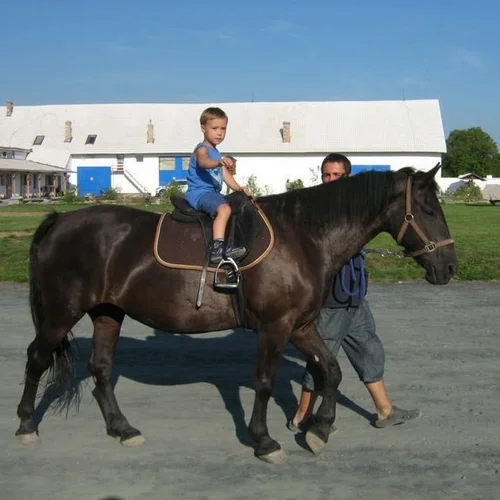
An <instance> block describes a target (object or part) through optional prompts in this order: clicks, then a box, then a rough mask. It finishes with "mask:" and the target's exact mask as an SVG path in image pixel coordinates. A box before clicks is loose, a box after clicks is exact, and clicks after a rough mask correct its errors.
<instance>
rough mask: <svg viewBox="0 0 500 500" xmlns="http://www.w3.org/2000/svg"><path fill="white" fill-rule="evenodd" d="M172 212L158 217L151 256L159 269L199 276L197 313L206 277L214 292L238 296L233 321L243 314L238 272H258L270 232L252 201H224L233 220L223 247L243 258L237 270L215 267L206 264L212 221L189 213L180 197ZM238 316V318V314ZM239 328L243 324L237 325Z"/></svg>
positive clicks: (230, 265)
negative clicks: (209, 277) (241, 251)
mask: <svg viewBox="0 0 500 500" xmlns="http://www.w3.org/2000/svg"><path fill="white" fill-rule="evenodd" d="M171 201H172V205H173V206H174V210H173V212H172V213H171V214H166V213H165V214H162V215H161V217H160V220H159V221H158V225H157V228H156V235H155V240H154V249H153V253H154V255H155V258H156V260H157V261H158V262H159V263H160V264H161V265H163V266H165V267H168V268H172V269H182V270H191V271H199V272H201V277H200V287H199V291H198V297H197V301H196V306H197V308H199V307H201V303H202V296H203V289H204V287H205V279H206V275H207V273H213V286H214V289H216V290H218V291H222V292H236V293H233V294H232V295H233V302H234V301H235V299H234V297H235V295H236V302H237V303H238V307H236V306H235V307H234V308H235V315H236V317H237V319H238V318H241V317H244V314H243V313H242V307H243V306H242V304H243V303H244V300H243V299H244V297H243V280H242V273H241V272H242V271H245V270H247V269H250V268H251V267H254V266H256V265H257V264H258V263H259V262H261V261H262V260H263V259H265V258H266V257H267V255H268V254H269V253H270V252H271V250H272V248H273V245H274V231H273V228H272V226H271V224H270V222H269V220H268V219H267V217H266V216H265V214H264V212H262V210H261V209H260V207H259V206H258V205H257V203H256V202H255V201H253V200H252V199H250V198H248V197H246V196H245V195H244V194H243V193H240V192H236V193H231V194H230V195H229V196H227V201H228V203H229V205H230V206H231V210H232V215H231V218H230V219H229V222H228V224H227V228H226V238H225V241H226V244H228V245H231V246H233V247H234V246H243V247H245V249H246V253H245V255H243V256H242V258H241V259H239V261H238V264H236V263H235V262H234V261H232V259H226V260H222V261H221V263H220V264H219V265H218V266H217V267H211V266H210V264H209V259H208V257H209V253H210V249H209V242H210V241H211V240H212V223H213V219H212V218H211V217H209V216H208V215H207V214H205V213H203V212H199V211H197V210H195V209H193V208H192V207H191V206H190V205H189V203H188V202H187V201H186V200H185V199H184V198H182V197H178V196H172V197H171ZM238 312H239V314H238ZM238 323H239V324H240V325H242V326H243V325H244V321H242V320H240V319H238Z"/></svg>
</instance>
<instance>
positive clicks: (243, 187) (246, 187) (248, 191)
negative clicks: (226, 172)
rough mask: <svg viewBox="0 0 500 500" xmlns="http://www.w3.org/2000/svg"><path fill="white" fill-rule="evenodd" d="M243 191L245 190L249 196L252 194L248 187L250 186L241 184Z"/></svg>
mask: <svg viewBox="0 0 500 500" xmlns="http://www.w3.org/2000/svg"><path fill="white" fill-rule="evenodd" d="M240 189H241V191H243V192H244V193H245V194H246V195H247V196H252V193H251V192H250V189H248V186H240Z"/></svg>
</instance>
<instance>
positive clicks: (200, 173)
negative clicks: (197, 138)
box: [186, 142, 223, 209]
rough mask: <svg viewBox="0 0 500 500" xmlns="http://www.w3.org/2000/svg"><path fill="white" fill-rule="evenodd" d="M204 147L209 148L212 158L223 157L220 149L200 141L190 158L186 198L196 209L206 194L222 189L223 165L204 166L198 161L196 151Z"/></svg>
mask: <svg viewBox="0 0 500 500" xmlns="http://www.w3.org/2000/svg"><path fill="white" fill-rule="evenodd" d="M201 147H204V148H206V150H207V153H208V157H209V158H210V159H211V160H220V159H221V158H222V156H221V154H220V153H219V151H218V150H217V149H215V148H213V147H211V146H208V145H207V144H205V143H203V142H200V143H199V144H198V145H197V146H196V147H195V148H194V151H193V154H192V155H191V158H190V160H189V169H188V174H187V178H186V180H187V185H188V189H187V191H186V200H187V201H188V203H189V204H190V205H191V206H192V207H193V208H195V209H198V201H199V199H200V198H201V197H202V196H203V195H204V194H205V193H210V192H215V193H220V192H221V190H222V181H223V178H222V167H216V168H202V167H200V166H199V165H198V162H197V161H196V157H195V155H194V154H195V153H196V151H197V150H198V149H199V148H201Z"/></svg>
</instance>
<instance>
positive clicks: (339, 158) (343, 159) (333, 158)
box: [321, 153, 351, 175]
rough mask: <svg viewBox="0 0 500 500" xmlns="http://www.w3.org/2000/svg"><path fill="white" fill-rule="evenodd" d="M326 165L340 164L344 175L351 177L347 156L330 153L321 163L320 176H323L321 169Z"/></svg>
mask: <svg viewBox="0 0 500 500" xmlns="http://www.w3.org/2000/svg"><path fill="white" fill-rule="evenodd" d="M327 163H342V165H344V169H345V173H346V174H347V175H351V162H350V161H349V158H347V156H344V155H341V154H340V153H330V154H329V155H328V156H327V157H326V158H325V159H324V160H323V162H322V163H321V174H323V167H324V166H325V165H326V164H327Z"/></svg>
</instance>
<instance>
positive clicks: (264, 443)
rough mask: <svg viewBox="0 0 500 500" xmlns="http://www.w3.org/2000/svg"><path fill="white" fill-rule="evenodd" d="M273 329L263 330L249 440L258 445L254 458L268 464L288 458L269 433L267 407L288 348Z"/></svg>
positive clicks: (260, 338) (259, 341) (259, 343)
mask: <svg viewBox="0 0 500 500" xmlns="http://www.w3.org/2000/svg"><path fill="white" fill-rule="evenodd" d="M270 332H271V330H270V329H267V328H266V329H265V330H260V331H259V334H258V348H257V374H256V382H255V400H254V406H253V412H252V418H251V419H250V424H249V425H248V432H249V434H250V437H251V438H252V439H253V440H254V441H255V442H256V443H257V449H256V451H255V455H256V456H257V457H258V458H260V459H261V460H264V461H265V462H269V463H274V464H278V463H282V462H284V461H285V460H286V458H287V455H286V453H285V452H283V451H282V450H281V446H280V445H279V443H278V442H277V441H275V440H274V439H272V438H271V436H270V435H269V431H268V429H267V406H268V403H269V398H270V397H271V393H272V390H273V385H274V378H275V375H276V369H277V366H278V362H279V360H280V359H281V356H282V354H283V350H284V347H285V340H284V338H285V336H282V340H280V339H279V335H276V333H275V332H276V331H274V334H273V335H274V336H272V334H271V333H270Z"/></svg>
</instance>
